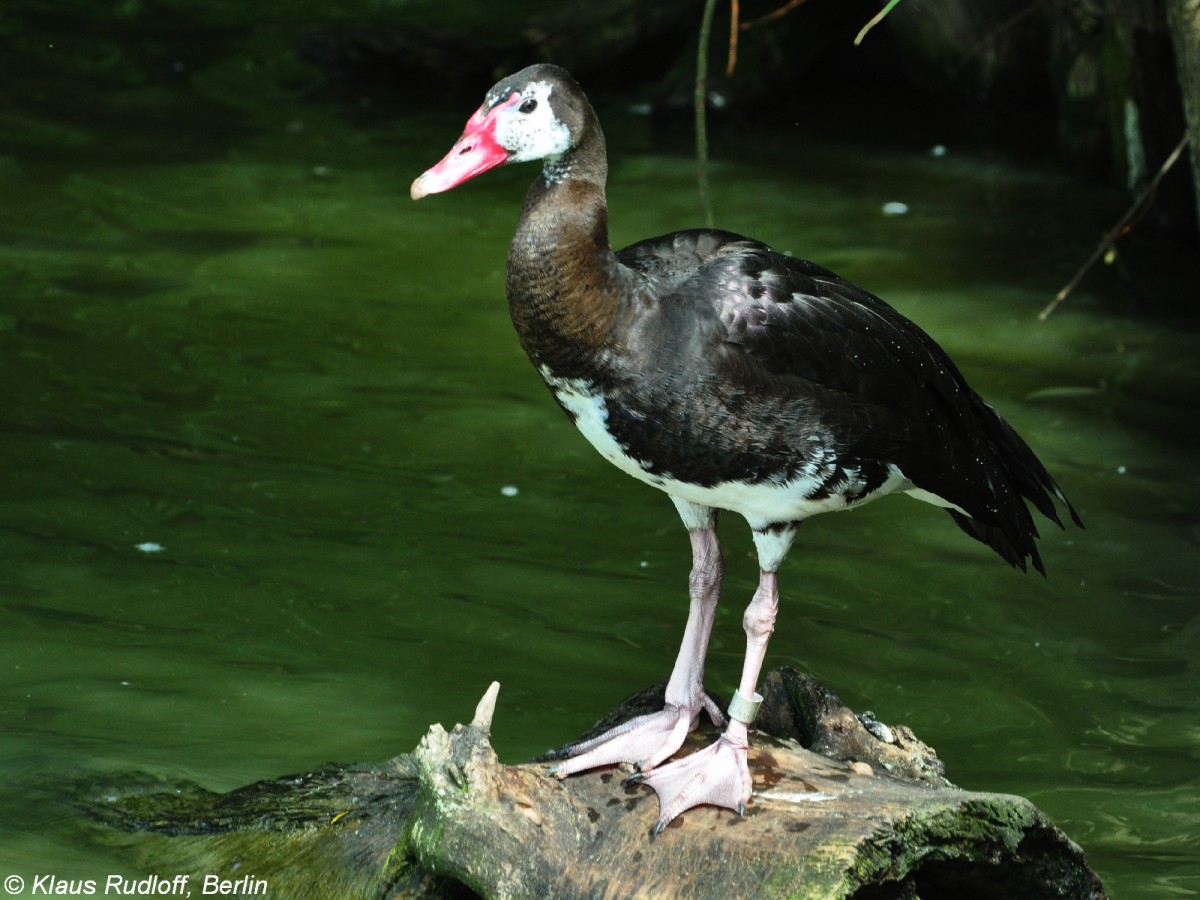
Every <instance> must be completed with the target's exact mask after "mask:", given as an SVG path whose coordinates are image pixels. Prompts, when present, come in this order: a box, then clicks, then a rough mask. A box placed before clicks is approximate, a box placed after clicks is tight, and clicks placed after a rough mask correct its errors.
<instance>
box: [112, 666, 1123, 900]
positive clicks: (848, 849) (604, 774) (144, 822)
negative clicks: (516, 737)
mask: <svg viewBox="0 0 1200 900" xmlns="http://www.w3.org/2000/svg"><path fill="white" fill-rule="evenodd" d="M497 687H498V686H496V685H493V688H492V689H490V690H489V692H488V694H487V695H485V697H484V699H483V701H481V703H480V708H479V709H478V710H477V711H476V716H475V718H474V720H473V722H472V723H471V724H469V725H457V726H455V727H454V729H453V730H452V731H449V732H447V731H446V730H445V729H444V728H442V727H441V726H440V725H434V726H432V727H431V728H430V729H429V732H428V733H427V734H426V735H425V737H424V738H422V740H421V743H420V745H419V746H418V747H417V749H416V750H415V751H414V752H413V753H411V754H403V755H401V756H398V757H396V758H395V759H393V760H390V761H388V762H387V763H385V764H382V765H380V766H374V767H358V768H349V767H342V766H326V767H324V768H322V769H319V770H317V771H316V772H313V773H310V774H307V775H302V776H293V777H290V778H282V779H278V780H273V781H266V782H260V783H259V784H256V785H251V786H249V787H247V788H242V789H240V790H238V791H233V792H231V793H229V794H224V795H217V794H211V793H208V792H204V791H200V790H198V789H197V790H192V791H190V792H186V793H184V794H182V795H181V794H179V793H175V794H172V795H170V796H165V797H164V796H163V795H155V794H150V795H139V796H130V795H126V796H124V797H121V798H119V799H116V800H108V801H106V802H104V803H92V804H89V807H88V808H89V810H90V812H91V813H92V814H93V816H95V817H97V818H99V819H100V820H101V822H102V824H103V825H104V827H103V828H101V829H98V833H99V835H100V836H101V839H103V840H105V841H107V842H108V843H113V842H114V841H116V842H118V843H120V844H121V845H122V846H124V847H126V848H127V849H129V850H131V851H132V852H133V853H134V854H135V856H136V857H137V858H138V859H139V861H140V863H141V865H142V866H143V867H144V868H145V869H146V870H147V871H150V872H162V873H164V874H167V873H171V874H174V873H178V872H186V871H191V872H196V873H198V874H207V873H227V874H224V875H223V876H222V877H225V878H229V879H232V878H233V877H234V876H235V873H238V872H241V873H242V874H243V875H253V876H254V877H256V878H259V879H262V880H263V881H265V882H266V883H267V885H268V886H269V890H268V891H267V894H268V895H270V896H287V897H300V896H313V897H331V896H336V897H465V896H471V895H472V894H478V895H481V896H485V897H546V896H558V897H575V896H579V897H593V896H594V897H673V896H688V897H722V898H727V897H733V896H754V897H812V898H817V897H820V898H849V897H853V898H859V900H867V898H871V900H876V898H915V897H920V898H922V900H936V898H950V897H960V896H965V895H967V894H968V893H969V894H970V895H971V896H972V897H973V898H1002V897H1004V898H1007V897H1026V898H1040V897H1046V898H1050V897H1055V898H1061V897H1070V898H1102V897H1104V896H1105V895H1104V890H1103V887H1102V886H1101V884H1100V881H1099V879H1098V878H1097V877H1096V875H1095V874H1094V873H1093V872H1092V871H1091V870H1090V869H1089V868H1088V867H1087V864H1086V861H1085V860H1084V857H1083V853H1082V851H1081V850H1080V848H1079V847H1078V846H1077V845H1076V844H1074V843H1073V842H1072V841H1071V840H1070V839H1068V838H1067V837H1066V836H1065V835H1064V834H1063V833H1062V832H1061V831H1059V830H1058V829H1057V828H1056V827H1055V826H1054V825H1053V824H1052V823H1051V822H1050V821H1049V820H1047V819H1046V817H1045V816H1044V815H1043V814H1042V813H1041V812H1040V811H1038V809H1037V808H1036V807H1034V806H1033V804H1032V803H1030V802H1029V801H1028V800H1025V799H1023V798H1020V797H1014V796H1008V795H1003V794H986V793H973V792H968V791H962V790H959V789H958V788H955V787H954V786H952V785H950V784H949V782H947V781H946V780H945V777H944V775H943V774H942V768H941V764H940V762H938V760H937V757H936V755H935V754H934V753H933V751H932V750H931V749H930V748H928V747H927V746H925V745H924V744H922V743H921V742H920V741H918V740H917V739H916V738H915V737H914V736H913V735H912V732H911V731H909V730H908V729H906V728H903V727H889V726H887V725H884V724H882V723H880V722H878V721H877V720H875V719H874V717H871V716H869V715H866V714H864V715H862V716H856V715H854V713H852V712H851V711H850V710H848V709H847V708H846V707H845V706H844V705H842V704H841V702H840V701H838V700H837V698H836V696H835V695H834V694H833V693H832V692H830V691H829V690H828V689H827V688H825V687H824V686H822V685H820V684H819V683H818V682H816V681H814V680H813V679H811V678H809V677H808V676H805V675H802V674H800V673H797V672H795V671H794V670H776V671H773V672H771V673H770V674H769V675H768V677H767V679H766V684H765V689H764V697H765V700H764V704H763V712H762V714H761V715H760V719H759V722H760V724H762V725H764V726H765V727H767V728H769V729H771V731H773V732H775V733H773V734H772V733H767V732H766V731H755V732H752V735H751V741H752V744H751V749H750V768H751V772H752V775H753V778H754V796H753V798H752V800H751V803H750V804H749V806H748V807H747V810H746V815H745V816H744V817H740V816H738V815H736V814H735V813H733V812H731V811H729V810H718V809H715V808H712V807H702V808H698V809H694V810H690V811H688V812H686V813H685V814H684V815H683V816H682V817H680V818H679V819H677V820H676V821H675V822H673V823H672V824H671V825H670V826H669V827H668V828H667V829H666V830H665V831H664V832H663V833H662V834H660V835H659V836H658V837H657V838H652V837H651V836H650V830H651V828H652V827H653V825H654V822H655V821H656V819H657V817H658V801H657V798H656V797H655V796H654V794H653V792H652V791H650V790H649V789H648V788H646V787H642V786H636V785H633V786H627V785H624V784H623V780H624V778H625V776H626V775H627V774H630V773H632V771H633V770H632V768H630V767H615V768H614V767H608V768H606V769H600V770H597V771H595V772H590V773H584V774H581V775H577V776H573V777H571V778H568V779H566V780H565V781H558V780H557V779H555V778H552V777H549V776H547V775H546V772H545V768H546V767H545V765H544V764H542V763H536V762H535V763H527V764H523V765H516V766H507V765H502V764H501V763H500V762H499V760H498V759H497V758H496V754H495V752H494V751H493V750H492V747H491V744H490V741H489V729H490V725H491V718H492V708H493V706H494V703H495V689H496V688H497ZM661 702H662V686H659V687H658V688H655V689H649V690H648V691H644V692H642V693H641V694H639V695H636V696H635V697H633V698H630V700H629V701H627V702H626V703H624V704H622V705H621V706H620V707H618V709H617V710H615V711H614V713H613V714H612V716H611V717H609V721H619V720H621V719H623V718H628V717H629V716H631V715H635V714H637V713H639V712H641V711H643V710H644V709H645V708H646V707H647V706H650V707H651V708H653V707H655V706H661ZM602 724H603V723H602ZM714 737H715V731H714V730H712V729H709V730H707V731H705V730H701V731H699V732H697V733H696V734H693V735H692V736H691V737H690V738H689V740H688V743H687V744H686V745H685V747H684V749H683V751H681V752H682V753H688V752H692V751H693V750H695V749H698V748H699V747H702V746H705V745H706V744H707V743H709V742H710V741H711V740H713V739H714ZM804 745H807V746H808V747H809V748H812V749H806V747H805V746H804ZM814 750H816V751H819V752H814ZM551 755H553V754H551ZM110 793H111V788H110ZM114 826H115V827H114ZM244 895H247V896H249V895H250V894H248V893H246V894H244ZM260 896H261V894H260Z"/></svg>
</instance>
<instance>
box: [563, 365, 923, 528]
mask: <svg viewBox="0 0 1200 900" xmlns="http://www.w3.org/2000/svg"><path fill="white" fill-rule="evenodd" d="M542 377H543V378H545V379H546V383H547V384H548V385H549V386H550V389H551V390H552V391H554V395H555V396H556V397H557V398H558V401H559V403H561V404H562V405H563V407H564V408H565V409H566V410H567V411H568V412H569V413H570V414H571V416H572V417H573V418H574V420H575V427H577V428H578V429H579V430H580V431H581V432H582V433H583V436H584V437H585V438H587V440H588V442H589V443H590V444H591V445H592V446H593V447H595V448H596V449H597V450H598V451H599V452H600V455H601V456H603V457H604V458H605V459H607V460H608V461H609V462H611V463H612V464H613V465H614V466H616V467H617V468H618V469H621V470H622V471H623V472H626V473H628V474H629V475H632V476H633V477H634V478H636V479H638V480H639V481H644V482H646V483H647V484H652V485H654V486H655V487H657V488H659V489H660V490H663V491H666V492H667V493H668V494H670V495H671V496H672V497H678V498H680V499H682V500H688V501H690V502H692V503H697V504H700V505H701V506H709V507H713V508H715V509H727V510H731V511H733V512H736V513H740V514H741V515H742V516H744V517H745V518H746V520H747V521H748V522H749V523H750V525H751V527H752V528H761V527H766V526H767V525H770V524H772V523H775V522H796V521H799V520H801V519H806V518H808V517H809V516H813V515H816V514H818V513H823V512H834V511H836V510H842V509H849V508H851V507H853V506H858V505H860V504H862V503H865V502H867V501H868V500H873V499H875V498H876V497H882V496H883V495H884V494H890V493H892V492H893V491H904V490H908V489H910V488H912V483H911V482H910V481H909V480H908V479H907V478H905V477H904V475H903V474H901V472H900V471H899V470H898V469H896V468H895V467H892V469H891V475H890V477H889V478H888V479H887V481H885V482H884V483H883V484H882V485H881V486H880V487H879V488H877V489H876V490H874V491H872V492H871V493H870V494H869V495H868V496H866V497H863V498H861V499H854V500H848V499H847V495H849V496H851V497H853V496H854V495H855V494H856V493H857V490H856V488H858V487H861V485H857V484H856V479H857V477H858V473H857V472H856V471H854V470H853V469H851V470H849V471H847V473H846V474H847V479H848V480H847V482H846V485H845V488H844V489H842V490H837V491H833V492H831V493H828V494H827V495H826V496H822V497H820V498H819V499H809V498H810V497H811V496H812V495H813V494H815V493H818V489H819V488H820V487H821V486H822V485H823V484H825V483H826V481H827V479H828V478H829V475H830V473H831V472H832V470H833V467H832V464H829V465H828V466H826V465H823V464H820V463H814V464H813V465H811V466H809V467H807V468H804V469H801V471H800V473H799V474H797V475H795V476H793V477H792V478H790V479H789V480H787V481H771V480H767V481H757V482H748V481H729V482H725V483H723V484H717V485H713V486H711V487H703V486H700V485H695V484H689V483H687V482H684V481H677V480H675V479H674V478H671V477H669V476H662V475H657V474H654V473H652V472H650V471H649V469H650V468H651V466H650V463H649V462H648V461H643V460H639V459H637V458H635V457H633V456H631V455H630V454H629V453H628V452H627V451H626V450H625V448H624V447H622V446H621V445H620V444H619V443H618V442H617V441H616V440H615V439H614V438H613V436H612V434H610V433H609V430H608V409H607V406H606V403H605V399H604V397H603V396H602V395H600V394H597V393H596V392H594V391H593V390H592V389H591V385H590V383H588V382H587V381H583V380H579V379H565V378H557V377H555V376H554V375H552V374H551V373H550V372H548V371H547V370H546V369H545V368H543V369H542Z"/></svg>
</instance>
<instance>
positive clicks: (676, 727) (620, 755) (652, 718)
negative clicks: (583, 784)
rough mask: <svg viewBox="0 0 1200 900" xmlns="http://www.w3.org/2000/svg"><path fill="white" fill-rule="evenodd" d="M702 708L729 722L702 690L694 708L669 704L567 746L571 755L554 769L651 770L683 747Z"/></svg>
mask: <svg viewBox="0 0 1200 900" xmlns="http://www.w3.org/2000/svg"><path fill="white" fill-rule="evenodd" d="M700 710H704V711H705V712H706V713H708V716H709V718H710V719H712V720H713V722H715V723H716V724H717V725H721V724H723V723H724V721H725V717H724V715H722V713H721V710H720V708H719V707H718V706H717V705H716V704H715V703H714V702H713V701H712V698H711V697H709V696H708V695H707V694H705V693H703V692H701V693H700V696H699V699H698V700H697V702H696V704H695V706H694V708H693V707H691V706H678V705H675V704H667V706H666V708H665V709H662V710H660V711H659V712H655V713H649V714H647V715H644V716H638V717H637V718H634V719H630V720H629V721H628V722H623V723H621V724H620V725H618V726H616V727H615V728H611V729H609V730H608V731H606V732H604V734H602V735H599V736H598V737H594V738H591V739H590V740H586V741H580V742H579V743H578V744H572V745H571V746H569V747H564V748H563V749H562V750H561V751H559V752H560V753H561V754H563V755H565V756H569V757H571V758H570V759H568V760H566V761H565V762H562V763H559V764H558V765H557V766H554V767H552V768H551V769H550V774H552V775H554V776H555V777H556V778H566V777H567V776H568V775H574V774H575V773H576V772H583V771H586V770H587V769H594V768H596V767H598V766H607V765H612V764H613V763H622V762H627V763H634V764H636V765H637V766H638V767H639V768H641V769H644V770H650V769H652V768H654V767H655V766H657V765H659V764H660V763H662V762H663V761H664V760H666V759H669V758H670V757H671V756H672V755H673V754H674V753H675V751H677V750H678V749H679V748H680V747H682V746H683V741H684V739H685V738H686V737H687V735H688V732H690V731H692V730H694V729H695V727H696V725H697V723H698V720H699V717H700Z"/></svg>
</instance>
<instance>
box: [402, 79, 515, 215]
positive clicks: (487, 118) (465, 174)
mask: <svg viewBox="0 0 1200 900" xmlns="http://www.w3.org/2000/svg"><path fill="white" fill-rule="evenodd" d="M513 97H514V98H515V97H516V94H514V95H513ZM511 102H512V98H510V100H509V101H508V103H501V104H498V105H497V106H496V107H495V108H494V109H493V110H492V111H491V112H490V113H487V114H485V113H484V111H483V107H482V106H481V107H480V108H479V109H478V110H476V111H475V115H473V116H471V118H470V119H469V120H467V127H466V128H465V129H463V133H462V137H460V138H459V139H458V140H457V141H456V142H455V144H454V146H453V147H451V148H450V152H449V153H447V154H446V155H445V156H444V157H443V158H442V161H441V162H440V163H438V164H437V165H436V166H434V167H433V168H432V169H430V170H429V171H427V172H426V173H425V174H423V175H422V176H421V177H420V178H418V179H417V180H416V181H414V182H413V183H412V190H411V193H412V198H413V199H414V200H420V199H421V198H422V197H425V196H428V195H429V194H438V193H441V192H442V191H448V190H450V188H452V187H457V186H458V185H460V184H462V183H463V182H464V181H466V180H467V179H468V178H474V177H475V176H476V175H479V174H480V173H482V172H486V171H487V170H488V169H494V168H496V166H499V165H503V164H504V163H506V162H508V151H507V150H505V149H504V148H503V147H501V146H500V145H499V144H497V143H496V118H495V113H496V111H497V110H499V109H503V108H504V107H505V106H508V105H509V103H511Z"/></svg>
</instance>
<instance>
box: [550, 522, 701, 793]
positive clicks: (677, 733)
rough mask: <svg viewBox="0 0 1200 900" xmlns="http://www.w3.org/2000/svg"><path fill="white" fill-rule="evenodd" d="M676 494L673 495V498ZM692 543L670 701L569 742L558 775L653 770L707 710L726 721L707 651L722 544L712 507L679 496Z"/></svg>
mask: <svg viewBox="0 0 1200 900" xmlns="http://www.w3.org/2000/svg"><path fill="white" fill-rule="evenodd" d="M672 499H674V498H672ZM675 504H676V507H678V509H679V512H680V515H681V516H682V517H683V520H684V524H685V525H687V526H688V537H689V538H690V539H691V543H692V573H691V577H690V578H689V580H688V588H689V591H688V592H689V595H690V603H689V608H688V621H687V627H686V628H685V629H684V633H683V643H682V644H681V645H680V647H679V655H678V656H677V657H676V659H675V667H674V669H672V671H671V678H670V680H669V681H668V682H667V691H666V705H665V706H664V707H663V709H662V710H661V711H660V712H656V713H650V714H649V715H645V716H638V717H637V718H635V719H631V720H629V721H628V722H624V723H622V724H621V725H618V726H617V727H615V728H612V729H610V730H609V731H606V732H605V733H604V734H602V735H600V736H599V737H595V738H591V739H590V740H587V741H581V742H580V743H578V744H573V745H570V746H568V747H564V748H563V749H562V750H560V751H559V753H560V754H561V755H564V756H570V757H571V758H570V759H568V760H566V761H565V762H563V763H560V764H559V765H557V766H555V767H553V768H552V769H551V770H550V771H551V773H552V774H554V775H555V776H557V777H558V778H566V777H567V776H568V775H572V774H574V773H576V772H582V771H584V770H586V769H593V768H595V767H597V766H604V765H609V764H612V763H617V762H631V763H637V764H638V766H639V768H641V769H643V770H646V771H649V770H651V769H653V768H654V767H655V766H657V765H659V764H660V763H662V762H663V761H664V760H666V759H668V758H669V757H670V756H671V755H672V754H674V753H675V751H676V750H678V749H679V748H680V747H681V746H683V741H684V738H686V737H687V734H688V732H689V731H692V730H693V729H695V727H696V725H697V724H698V722H699V718H700V711H701V710H704V711H705V712H707V713H708V715H709V717H710V718H711V719H712V720H713V722H715V723H716V724H718V725H720V724H722V723H724V721H725V717H724V715H722V713H721V710H720V709H719V708H718V707H717V705H716V704H715V703H714V702H713V701H712V698H711V697H709V696H708V695H707V694H706V693H704V656H705V654H706V653H707V651H708V638H709V635H710V634H711V633H712V626H713V618H714V617H715V615H716V611H717V600H718V597H719V595H720V592H721V578H722V574H723V571H724V567H723V563H722V561H721V549H720V547H719V546H718V544H717V532H716V513H715V511H714V510H711V509H709V508H707V507H702V506H696V505H695V504H691V503H686V502H685V501H680V500H676V501H675Z"/></svg>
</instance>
